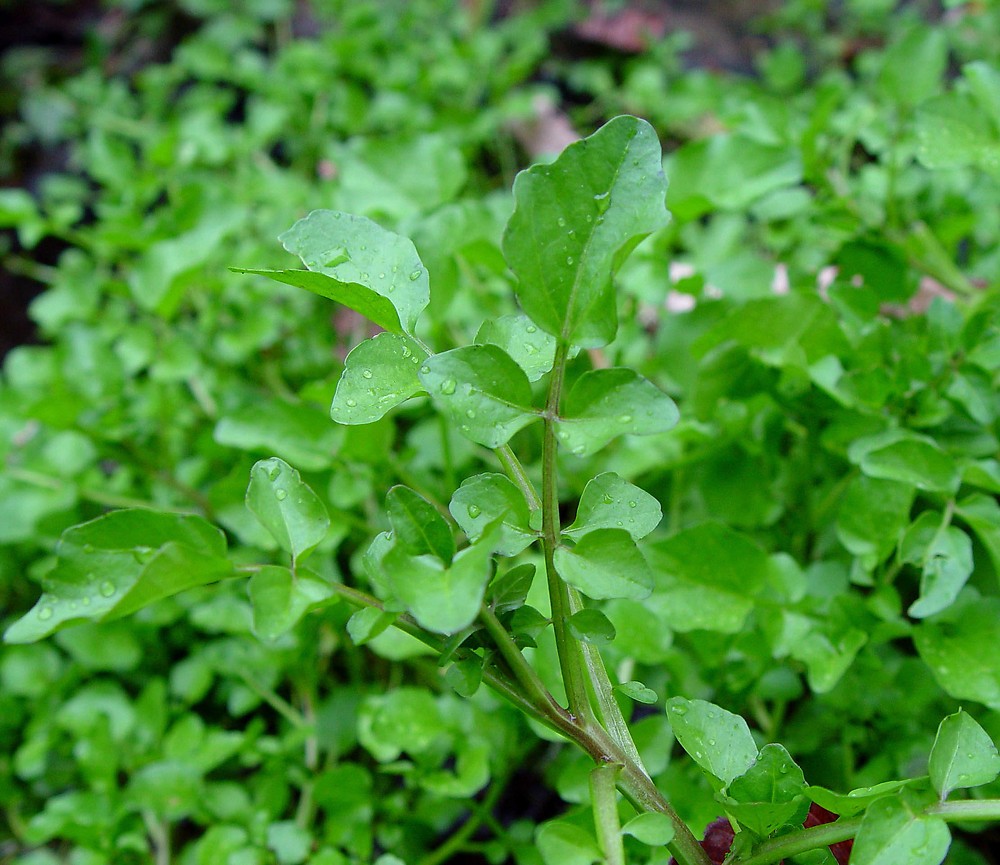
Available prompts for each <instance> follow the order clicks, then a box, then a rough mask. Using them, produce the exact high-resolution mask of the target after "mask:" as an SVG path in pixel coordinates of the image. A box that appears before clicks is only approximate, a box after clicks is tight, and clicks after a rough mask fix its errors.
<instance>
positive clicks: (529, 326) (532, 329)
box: [525, 324, 538, 333]
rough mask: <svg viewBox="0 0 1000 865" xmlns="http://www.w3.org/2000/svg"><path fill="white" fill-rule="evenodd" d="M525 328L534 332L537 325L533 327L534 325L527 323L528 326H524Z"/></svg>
mask: <svg viewBox="0 0 1000 865" xmlns="http://www.w3.org/2000/svg"><path fill="white" fill-rule="evenodd" d="M525 330H526V331H527V332H528V333H534V332H535V331H536V330H538V328H537V327H535V326H534V325H533V324H529V325H528V326H527V327H526V328H525Z"/></svg>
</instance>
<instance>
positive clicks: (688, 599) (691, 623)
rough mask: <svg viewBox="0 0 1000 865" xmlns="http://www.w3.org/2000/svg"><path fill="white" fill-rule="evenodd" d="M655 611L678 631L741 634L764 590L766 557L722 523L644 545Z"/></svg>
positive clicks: (766, 572) (758, 548)
mask: <svg viewBox="0 0 1000 865" xmlns="http://www.w3.org/2000/svg"><path fill="white" fill-rule="evenodd" d="M647 549H648V551H649V555H650V561H651V563H652V565H653V568H654V570H655V572H656V582H657V586H656V595H655V596H654V599H653V600H655V601H656V604H655V607H656V609H657V612H658V613H659V614H660V616H661V617H662V618H663V619H664V621H666V623H667V624H668V625H669V626H670V627H672V628H674V629H675V630H678V631H692V630H697V629H706V630H711V631H719V632H721V633H726V634H732V633H736V632H737V631H739V629H740V628H741V627H742V626H743V622H744V620H745V619H746V617H747V615H748V614H749V612H750V610H751V609H753V604H754V601H753V599H754V597H755V596H756V595H757V594H758V593H759V592H760V591H761V590H762V589H763V587H764V584H765V581H766V580H767V574H768V569H769V559H768V556H767V554H766V553H765V552H764V551H763V550H762V549H761V548H760V547H758V546H757V545H756V544H755V543H754V542H753V541H751V540H750V539H749V538H748V537H747V536H746V535H743V534H740V533H739V532H735V531H733V530H732V529H730V528H728V527H727V526H724V525H722V524H721V523H702V524H701V525H697V526H692V527H691V528H689V529H685V530H684V531H682V532H678V533H677V534H676V535H674V536H673V537H670V538H667V539H666V540H663V541H660V542H658V543H656V544H652V545H650V546H649V547H647Z"/></svg>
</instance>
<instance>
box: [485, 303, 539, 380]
mask: <svg viewBox="0 0 1000 865" xmlns="http://www.w3.org/2000/svg"><path fill="white" fill-rule="evenodd" d="M476 342H477V343H478V344H480V345H485V344H492V345H497V346H499V347H500V348H502V349H503V350H504V351H505V352H506V353H507V354H509V355H510V357H511V358H512V359H513V361H514V362H515V363H516V364H517V365H518V366H519V367H521V369H523V370H524V374H525V375H526V376H527V377H528V381H538V379H540V378H541V377H542V376H543V375H545V373H547V372H548V371H549V370H550V369H552V361H553V360H554V359H555V354H556V341H555V339H554V338H553V337H552V336H551V335H550V334H547V333H545V331H542V330H539V329H538V327H537V326H536V325H534V324H532V322H531V319H530V318H528V316H526V315H523V314H518V315H502V316H500V317H499V318H493V319H487V320H486V321H484V322H483V325H482V327H480V328H479V333H477V334H476Z"/></svg>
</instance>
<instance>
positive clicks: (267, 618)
mask: <svg viewBox="0 0 1000 865" xmlns="http://www.w3.org/2000/svg"><path fill="white" fill-rule="evenodd" d="M247 591H248V592H249V594H250V603H251V604H252V605H253V630H254V633H255V634H256V635H257V636H258V637H260V638H261V639H262V640H276V639H277V638H278V637H280V636H281V635H282V634H284V633H287V632H288V631H290V630H291V629H292V628H294V627H295V625H297V624H298V622H299V619H301V618H302V617H303V616H304V615H305V614H306V613H307V612H308V611H309V610H310V609H312V608H315V607H317V606H319V605H321V604H323V603H325V602H327V601H329V600H330V598H332V597H333V590H332V589H331V588H330V586H329V584H328V583H326V582H325V581H324V580H322V579H321V578H320V577H318V576H317V575H316V574H313V573H310V572H309V571H308V570H302V569H298V570H297V571H296V572H295V573H293V572H292V571H291V570H290V569H289V568H280V567H277V566H276V565H264V566H263V567H262V568H261V569H260V570H259V571H257V573H255V574H254V575H253V576H252V577H251V578H250V582H249V585H248V587H247Z"/></svg>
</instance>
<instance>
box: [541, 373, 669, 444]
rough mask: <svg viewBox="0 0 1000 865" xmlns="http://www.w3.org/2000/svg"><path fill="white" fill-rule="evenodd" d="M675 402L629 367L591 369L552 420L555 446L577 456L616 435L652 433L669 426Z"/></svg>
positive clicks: (662, 430)
mask: <svg viewBox="0 0 1000 865" xmlns="http://www.w3.org/2000/svg"><path fill="white" fill-rule="evenodd" d="M679 417H680V413H679V412H678V410H677V406H676V405H674V401H673V400H672V399H670V397H668V396H667V395H666V394H665V393H663V391H661V390H660V389H659V388H658V387H656V385H654V384H653V383H652V382H650V381H647V380H646V379H644V378H643V377H642V376H640V375H638V374H637V373H635V372H633V371H632V370H630V369H624V368H613V369H595V370H591V371H590V372H586V373H584V374H583V375H582V376H580V378H578V379H577V380H576V382H575V383H574V384H573V387H572V388H570V391H569V393H568V394H567V395H566V399H565V402H564V404H563V406H562V410H561V413H560V417H559V419H558V421H557V422H556V430H557V432H556V436H557V437H558V439H559V443H560V444H561V445H562V446H563V447H565V448H567V449H568V450H569V451H570V452H571V453H574V454H576V455H577V456H586V455H587V454H592V453H594V452H595V451H598V450H600V449H601V448H602V447H604V445H606V444H607V443H608V442H609V441H611V440H612V439H614V438H617V437H618V436H620V435H625V434H630V435H654V434H656V433H661V432H666V431H667V430H668V429H670V428H671V427H673V426H674V425H675V424H676V423H677V420H678V418H679Z"/></svg>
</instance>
